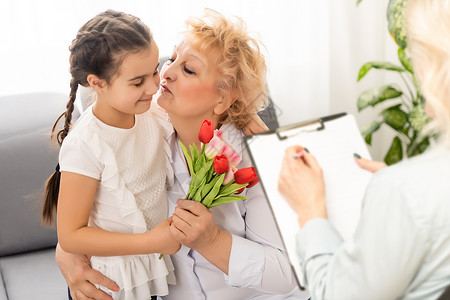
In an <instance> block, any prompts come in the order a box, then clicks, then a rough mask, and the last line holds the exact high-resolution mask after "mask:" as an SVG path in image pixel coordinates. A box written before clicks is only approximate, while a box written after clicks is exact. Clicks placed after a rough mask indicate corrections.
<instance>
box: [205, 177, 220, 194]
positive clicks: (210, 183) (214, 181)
mask: <svg viewBox="0 0 450 300" xmlns="http://www.w3.org/2000/svg"><path fill="white" fill-rule="evenodd" d="M219 178H220V176H216V177H214V178H213V180H211V181H210V182H209V183H207V184H206V185H205V186H204V187H203V189H202V198H205V197H206V195H208V193H209V191H211V190H212V188H213V187H214V185H215V184H216V182H217V181H218V180H219Z"/></svg>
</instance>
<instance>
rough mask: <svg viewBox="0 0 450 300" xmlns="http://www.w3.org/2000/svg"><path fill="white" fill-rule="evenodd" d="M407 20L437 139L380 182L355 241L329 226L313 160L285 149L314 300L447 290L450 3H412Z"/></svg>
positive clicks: (287, 190)
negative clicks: (298, 157) (347, 239)
mask: <svg viewBox="0 0 450 300" xmlns="http://www.w3.org/2000/svg"><path fill="white" fill-rule="evenodd" d="M405 18H406V19H405V20H406V30H407V38H408V49H409V51H410V54H411V58H412V61H413V65H414V69H415V72H416V74H417V77H418V79H419V82H420V86H421V89H422V92H423V94H424V96H425V99H426V112H427V114H428V115H429V116H430V117H431V118H432V122H431V123H430V124H429V127H428V128H427V132H428V133H431V132H434V133H437V134H438V139H437V142H436V144H434V145H432V147H431V149H429V150H428V151H427V152H425V153H424V154H422V155H420V156H417V157H414V158H412V159H409V160H407V161H403V162H401V163H398V164H396V165H393V166H390V167H387V168H382V169H381V170H379V171H378V172H376V173H375V174H374V176H373V178H372V180H371V182H370V184H369V186H368V188H367V190H366V194H365V198H364V200H363V208H362V214H361V217H360V221H359V224H358V226H357V229H356V232H355V234H354V235H353V237H352V238H351V239H350V240H349V241H346V242H343V241H342V239H341V237H340V236H339V234H338V233H337V232H336V230H335V229H334V228H333V226H332V225H331V224H330V223H329V221H328V220H327V210H326V202H325V188H324V186H325V185H324V182H323V176H322V170H321V168H320V166H319V164H318V163H317V160H316V159H315V157H314V155H313V153H308V152H306V151H304V150H303V148H302V147H301V146H292V147H289V148H288V149H286V155H285V157H284V160H283V166H282V169H281V172H280V178H279V182H278V186H279V190H280V193H281V194H282V195H283V196H284V197H285V199H286V200H287V202H288V203H289V204H290V206H291V207H292V208H293V209H294V210H295V212H296V213H297V215H298V222H299V224H300V226H301V229H300V232H299V233H298V236H297V247H298V256H299V259H300V262H301V267H302V270H303V275H304V276H303V278H302V281H303V283H304V284H305V285H306V287H307V289H308V290H309V292H310V294H311V296H312V299H315V300H319V299H438V298H439V297H440V296H441V295H443V293H444V290H445V289H446V288H447V287H449V286H450V185H449V184H448V183H449V179H450V1H449V0H408V1H407V4H406V7H405ZM296 153H298V155H297V156H300V157H301V159H293V155H294V154H296ZM446 295H448V293H446ZM443 297H445V296H443ZM441 299H443V298H441Z"/></svg>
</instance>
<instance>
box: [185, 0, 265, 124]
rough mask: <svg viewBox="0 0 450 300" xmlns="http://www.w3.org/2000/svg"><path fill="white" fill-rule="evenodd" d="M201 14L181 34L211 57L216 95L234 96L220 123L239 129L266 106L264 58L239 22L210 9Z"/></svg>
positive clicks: (254, 40)
mask: <svg viewBox="0 0 450 300" xmlns="http://www.w3.org/2000/svg"><path fill="white" fill-rule="evenodd" d="M205 11H206V15H205V17H204V18H201V19H200V18H190V19H188V20H187V21H186V25H187V26H188V29H187V31H185V32H184V35H185V36H186V37H187V38H188V39H189V41H190V42H192V43H193V46H194V47H195V48H197V49H198V50H200V51H201V52H202V53H204V54H207V55H208V56H210V55H211V54H215V56H216V61H215V63H216V65H217V70H218V71H219V74H220V76H219V80H218V82H217V89H218V91H219V93H220V94H221V95H222V96H224V97H230V96H233V97H234V96H236V97H237V98H236V100H235V101H234V102H233V103H232V104H231V106H230V108H228V110H227V111H226V112H225V113H224V114H223V116H222V118H221V121H220V122H221V124H226V123H229V122H232V123H233V124H234V125H235V126H236V127H237V128H238V129H243V128H244V127H245V125H247V123H248V122H249V121H250V120H251V118H252V117H253V116H254V115H255V114H256V113H257V112H258V111H260V110H261V109H263V108H265V107H266V106H267V104H268V97H267V85H266V63H265V59H264V56H263V54H262V53H261V50H260V46H259V43H258V41H257V40H256V39H255V38H252V37H251V36H250V35H249V33H248V32H247V29H246V25H245V23H244V21H243V20H242V19H240V18H237V17H236V18H235V19H236V21H235V22H233V21H232V20H230V19H227V18H225V17H224V16H223V15H221V14H220V13H218V12H216V11H214V10H212V9H206V10H205Z"/></svg>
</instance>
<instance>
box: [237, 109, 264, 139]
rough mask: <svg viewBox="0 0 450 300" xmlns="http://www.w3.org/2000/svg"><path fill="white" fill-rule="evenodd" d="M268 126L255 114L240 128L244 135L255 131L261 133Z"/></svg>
mask: <svg viewBox="0 0 450 300" xmlns="http://www.w3.org/2000/svg"><path fill="white" fill-rule="evenodd" d="M268 130H269V127H267V126H266V124H264V122H263V120H261V118H260V117H259V116H258V115H257V114H255V115H254V116H253V118H252V120H251V121H250V122H249V123H248V124H247V125H246V126H245V127H244V129H242V132H243V133H244V134H245V135H252V134H256V133H261V132H264V131H268Z"/></svg>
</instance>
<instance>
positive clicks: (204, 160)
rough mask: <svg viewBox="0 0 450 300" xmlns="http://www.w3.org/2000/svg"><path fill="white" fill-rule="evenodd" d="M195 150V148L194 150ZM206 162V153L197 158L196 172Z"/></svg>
mask: <svg viewBox="0 0 450 300" xmlns="http://www.w3.org/2000/svg"><path fill="white" fill-rule="evenodd" d="M194 151H195V150H194ZM205 163H206V157H205V155H204V154H202V155H200V157H198V158H197V161H196V162H195V164H194V172H196V173H197V172H198V171H199V170H200V168H201V167H202V166H204V165H205Z"/></svg>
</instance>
